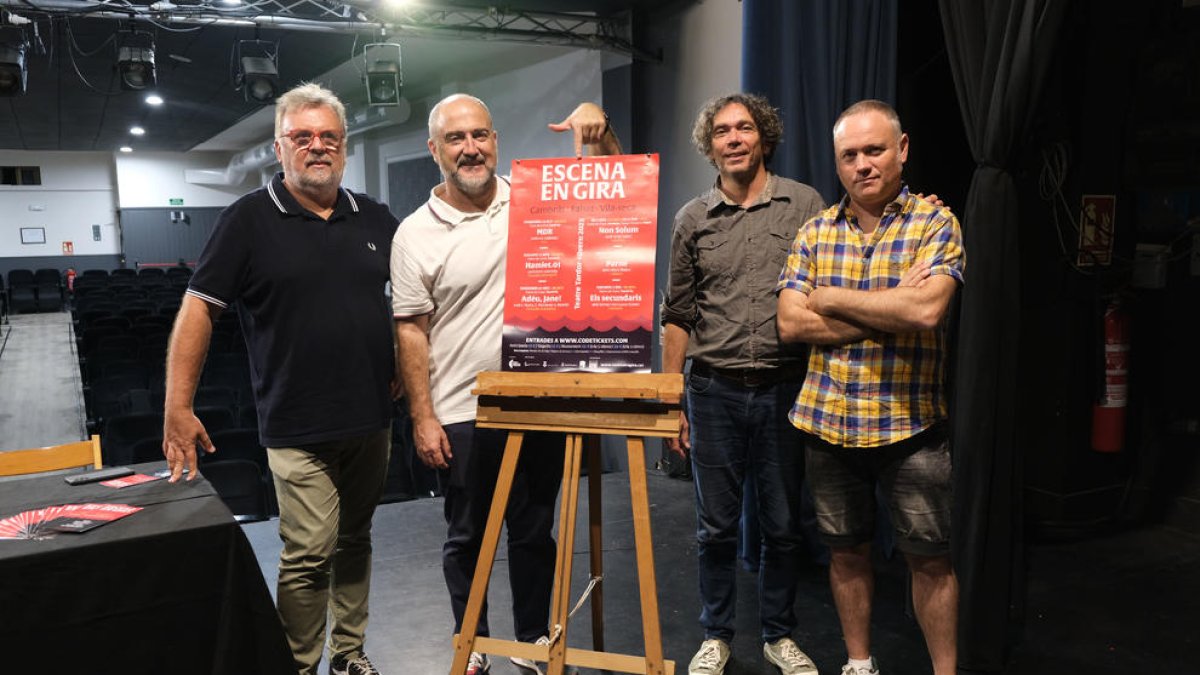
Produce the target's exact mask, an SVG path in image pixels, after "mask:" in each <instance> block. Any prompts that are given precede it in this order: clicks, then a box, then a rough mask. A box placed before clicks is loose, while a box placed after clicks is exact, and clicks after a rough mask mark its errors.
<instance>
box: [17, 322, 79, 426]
mask: <svg viewBox="0 0 1200 675" xmlns="http://www.w3.org/2000/svg"><path fill="white" fill-rule="evenodd" d="M74 340H75V337H74V334H73V333H72V332H71V315H70V314H68V313H67V312H47V313H44V314H16V315H13V316H10V317H9V323H8V324H5V325H0V450H17V449H20V448H31V447H40V446H43V445H54V444H56V443H70V442H72V441H78V440H79V439H81V438H83V436H84V423H83V414H84V413H83V394H82V391H81V389H80V387H81V385H80V377H79V366H78V364H79V359H78V358H76V356H75V349H74V344H75V343H74Z"/></svg>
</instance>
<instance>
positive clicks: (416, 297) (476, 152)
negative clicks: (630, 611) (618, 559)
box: [391, 94, 620, 675]
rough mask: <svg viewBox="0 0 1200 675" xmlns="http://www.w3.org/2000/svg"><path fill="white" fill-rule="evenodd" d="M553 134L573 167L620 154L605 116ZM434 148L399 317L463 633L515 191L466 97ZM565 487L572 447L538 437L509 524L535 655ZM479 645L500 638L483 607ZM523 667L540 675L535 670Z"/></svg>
mask: <svg viewBox="0 0 1200 675" xmlns="http://www.w3.org/2000/svg"><path fill="white" fill-rule="evenodd" d="M550 128H551V129H552V130H554V131H559V132H563V131H568V130H570V131H572V132H573V133H574V136H575V154H576V156H580V155H582V149H583V146H584V145H587V146H588V150H589V154H593V155H604V154H614V153H619V152H620V144H619V142H618V141H617V138H616V135H615V134H613V132H612V130H611V129H610V128H609V125H608V119H607V117H606V116H605V115H604V111H603V110H601V109H600V107H599V106H597V105H595V104H592V103H583V104H581V105H580V106H579V107H577V108H576V109H575V111H574V112H572V113H571V115H570V116H569V117H567V119H565V120H564V121H563V122H561V123H559V124H551V125H550ZM428 145H429V152H430V153H431V154H432V155H433V158H434V160H435V161H436V162H437V163H438V166H439V167H440V168H441V170H442V175H443V176H444V177H445V181H444V182H442V183H441V184H439V185H438V186H437V187H435V188H433V190H432V192H431V193H430V196H429V201H428V202H426V203H425V205H424V206H422V207H421V208H419V209H417V210H416V211H415V212H413V214H412V215H410V216H409V217H408V218H405V219H404V222H402V223H401V224H400V227H399V228H398V229H397V230H396V236H395V238H394V239H393V241H392V263H391V266H392V269H391V274H392V311H393V314H394V317H395V319H396V335H397V339H398V342H399V346H400V371H401V375H402V377H403V380H404V386H405V390H406V392H407V397H408V404H409V410H410V413H411V415H412V420H413V441H414V444H415V446H416V451H417V453H418V455H419V456H420V458H421V460H422V461H423V462H424V463H425V464H426V465H428V466H430V467H433V468H436V469H439V470H442V472H443V475H442V483H443V491H444V494H445V500H446V501H445V507H444V508H445V516H446V523H447V525H448V533H447V539H446V544H445V546H444V547H443V549H442V569H443V572H444V573H445V577H446V586H447V588H448V589H449V591H450V605H451V608H452V609H453V612H454V628H455V632H458V631H459V630H461V628H462V620H463V614H464V613H465V611H466V605H467V597H468V595H469V594H470V589H471V579H472V577H473V575H474V573H475V562H476V559H477V558H478V556H479V547H480V543H481V540H482V537H483V530H484V526H485V524H486V522H487V513H488V507H489V506H490V504H491V501H492V491H493V487H494V485H495V482H496V476H497V474H498V473H499V468H500V459H501V455H502V454H503V447H504V439H505V435H504V432H503V431H499V430H495V429H476V428H475V406H476V402H475V397H474V396H472V395H471V387H472V386H473V384H474V381H475V376H476V374H478V373H479V372H480V371H485V370H499V369H500V348H501V335H502V331H503V325H504V260H505V253H506V251H507V245H508V203H509V183H508V180H507V179H504V178H498V177H497V176H496V155H497V145H496V131H495V129H494V128H493V127H492V117H491V113H490V112H489V111H488V109H487V106H486V105H484V103H483V102H482V101H480V100H479V99H477V98H474V97H472V96H467V95H465V94H455V95H452V96H449V97H447V98H445V99H443V100H442V101H441V102H439V103H438V104H437V105H436V106H434V108H433V110H432V111H431V112H430V114H429V143H428ZM561 478H562V454H561V446H560V445H559V444H557V443H554V442H552V440H551V439H548V438H546V436H545V435H540V436H539V435H538V434H530V435H527V436H526V442H525V445H524V446H523V449H522V453H521V460H520V463H519V464H518V466H517V476H516V479H515V481H514V484H513V490H512V496H511V497H510V499H509V504H508V511H507V515H506V524H507V526H508V553H509V581H510V584H511V586H512V595H513V623H514V626H515V630H516V638H517V639H518V640H521V641H524V642H537V641H539V640H542V641H545V640H547V638H546V636H547V620H548V617H549V613H550V594H551V590H552V589H551V587H552V583H553V576H554V562H555V545H554V539H553V537H552V536H551V527H552V526H553V524H554V502H555V499H556V498H557V495H558V486H559V482H560V480H561ZM478 634H479V635H481V636H484V635H489V632H488V622H487V607H486V605H485V607H484V613H483V614H482V616H481V617H480V620H479V627H478ZM513 663H514V664H516V665H517V666H518V667H520V668H522V669H524V670H526V671H531V672H540V671H539V670H538V668H537V665H536V664H535V663H534V662H532V661H528V660H525V659H516V658H514V659H513ZM488 668H489V664H488V661H487V658H486V657H485V656H484V655H482V654H478V653H476V654H472V655H471V659H470V662H469V665H468V667H467V673H468V675H479V674H481V673H485V672H487V671H488Z"/></svg>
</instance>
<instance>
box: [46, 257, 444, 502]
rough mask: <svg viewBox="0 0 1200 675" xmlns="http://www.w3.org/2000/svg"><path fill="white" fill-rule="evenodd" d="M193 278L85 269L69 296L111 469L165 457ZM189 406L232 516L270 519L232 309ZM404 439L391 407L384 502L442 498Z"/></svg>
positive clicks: (208, 470)
mask: <svg viewBox="0 0 1200 675" xmlns="http://www.w3.org/2000/svg"><path fill="white" fill-rule="evenodd" d="M189 276H190V271H189V270H186V269H184V268H168V269H167V270H166V271H165V272H162V271H161V270H155V271H154V272H149V271H147V270H141V271H140V272H139V273H137V274H131V273H129V272H128V271H124V270H114V271H113V272H112V273H109V274H106V273H104V272H103V271H96V270H88V271H86V272H84V273H83V274H82V275H81V276H79V277H77V278H76V279H75V283H74V289H73V293H69V297H70V299H71V310H72V316H73V321H74V327H75V335H76V345H77V351H78V356H79V366H80V373H81V377H82V379H83V382H84V399H85V403H86V410H87V419H88V426H89V431H90V432H92V431H95V432H99V433H101V435H102V438H103V439H104V443H103V450H104V462H105V464H107V465H114V464H115V465H121V464H130V463H137V462H146V461H158V460H161V459H162V430H163V414H162V411H163V399H164V397H165V379H166V378H165V362H166V351H167V343H168V340H169V337H170V331H171V327H172V325H173V323H174V319H175V314H176V313H177V312H178V309H179V306H180V303H181V301H182V296H183V293H184V291H185V290H186V289H187V283H188V279H189ZM194 406H195V412H196V415H197V417H199V418H200V420H201V422H203V423H204V425H205V428H206V429H207V430H208V432H209V434H210V437H211V438H212V440H213V443H214V445H215V446H216V447H217V449H218V451H217V452H216V453H215V454H213V455H203V456H202V457H201V462H202V464H201V470H202V471H204V472H205V476H206V477H208V478H209V479H210V480H213V481H214V482H219V481H228V482H229V483H230V485H228V486H225V487H222V488H221V489H220V492H221V494H222V496H223V497H225V498H226V501H227V503H229V504H230V508H231V509H232V510H233V511H234V513H235V514H242V515H247V516H256V515H257V514H256V513H255V511H256V505H259V504H266V505H267V513H268V514H271V513H276V512H277V510H276V507H275V501H274V487H273V484H272V481H271V478H270V472H269V470H268V468H267V459H266V457H267V455H266V450H265V449H264V448H263V447H262V446H261V445H260V444H259V442H258V431H257V427H258V416H257V411H256V409H255V406H254V399H253V394H252V392H251V385H250V374H249V362H248V359H247V355H246V347H245V341H244V339H243V337H242V332H241V325H240V323H239V322H238V318H237V312H235V311H228V312H224V313H222V315H221V317H220V319H219V320H218V321H217V323H216V325H215V326H214V327H213V334H212V340H211V345H210V348H209V354H208V357H207V359H206V361H205V366H204V371H203V373H202V375H201V380H200V386H199V387H198V388H197V390H196V395H195V399H194ZM410 439H411V430H410V428H409V424H408V416H407V414H406V411H405V406H404V404H403V403H402V402H401V403H398V404H397V406H396V410H395V421H394V426H393V450H392V460H391V463H390V465H389V467H388V476H387V479H386V483H385V494H384V496H383V501H385V502H388V501H401V500H404V499H411V498H413V497H417V496H432V495H437V494H440V493H441V486H440V484H439V482H438V476H437V473H436V472H435V471H433V470H431V469H428V468H427V467H425V466H424V465H423V464H421V462H420V461H419V460H418V459H417V458H416V456H415V453H413V452H412V450H411V440H410ZM217 464H221V465H223V466H221V467H219V468H217V467H216V465H217ZM235 465H240V466H235ZM247 465H249V466H252V467H254V472H253V473H254V474H255V476H256V477H257V478H256V480H254V481H250V480H248V479H247V476H246V474H247V473H250V470H249V468H248V466H247ZM226 473H227V474H228V475H225V474H226ZM210 474H211V475H210Z"/></svg>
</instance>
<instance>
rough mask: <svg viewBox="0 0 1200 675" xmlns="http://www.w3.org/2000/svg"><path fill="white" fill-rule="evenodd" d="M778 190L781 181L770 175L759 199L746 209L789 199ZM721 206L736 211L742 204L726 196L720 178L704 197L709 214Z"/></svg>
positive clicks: (705, 208)
mask: <svg viewBox="0 0 1200 675" xmlns="http://www.w3.org/2000/svg"><path fill="white" fill-rule="evenodd" d="M778 188H779V179H778V178H777V177H776V176H775V174H773V173H768V174H767V184H766V185H765V186H764V187H763V191H762V193H761V194H759V195H758V199H757V200H755V202H754V203H753V204H751V205H750V206H747V207H746V208H747V209H752V208H754V207H755V206H759V205H761V204H766V203H767V202H769V201H771V200H773V199H787V196H786V195H781V194H778ZM721 206H728V207H730V208H735V209H737V208H741V204H738V203H737V202H735V201H733V200H732V199H730V198H729V195H727V194H725V192H724V191H722V190H721V178H720V176H718V177H717V182H715V183H713V186H712V189H711V190H709V191H708V194H707V195H705V196H704V210H705V211H707V212H708V213H712V212H713V211H716V210H717V209H718V208H720V207H721Z"/></svg>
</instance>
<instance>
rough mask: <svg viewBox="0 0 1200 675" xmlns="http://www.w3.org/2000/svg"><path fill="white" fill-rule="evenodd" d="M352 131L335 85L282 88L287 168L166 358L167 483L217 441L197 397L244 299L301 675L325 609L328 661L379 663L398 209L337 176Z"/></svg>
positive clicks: (286, 606)
mask: <svg viewBox="0 0 1200 675" xmlns="http://www.w3.org/2000/svg"><path fill="white" fill-rule="evenodd" d="M345 141H346V113H345V108H344V107H343V106H342V103H341V102H340V101H339V100H338V99H337V97H336V96H334V95H333V93H332V92H330V91H328V90H326V89H324V88H322V87H320V86H319V85H316V84H306V85H302V86H299V87H296V88H295V89H293V90H291V91H289V92H288V93H286V94H284V95H283V96H281V97H279V100H278V102H277V103H276V107H275V155H276V157H278V159H279V162H280V164H281V165H282V166H283V172H282V173H280V174H277V175H276V176H275V177H274V178H273V179H272V180H271V182H270V183H269V184H268V185H267V186H266V187H263V188H260V189H258V190H255V191H254V192H251V193H250V194H248V195H246V196H244V197H242V198H241V199H239V200H238V201H236V202H234V203H233V204H232V205H231V206H230V207H229V208H227V209H225V211H224V212H223V213H222V214H221V216H220V218H219V219H218V221H217V224H216V227H215V229H214V230H213V234H212V237H211V238H210V239H209V241H208V244H207V245H206V246H205V248H204V253H203V254H202V255H201V256H200V262H199V264H198V265H197V266H196V273H195V274H194V275H193V276H192V279H191V283H190V285H189V287H188V291H187V294H186V295H185V296H184V299H183V306H182V307H180V310H179V315H178V317H177V318H176V321H175V329H174V331H173V332H172V334H171V342H170V350H169V352H168V355H167V395H166V410H165V415H166V423H165V426H164V430H163V438H164V440H163V453H164V454H165V455H166V457H167V462H168V464H169V466H170V468H171V480H172V481H176V480H179V478H180V477H181V476H182V475H183V471H184V469H185V468H186V469H188V470H189V471H190V474H189V476H188V479H189V480H190V479H191V478H193V477H195V475H196V445H197V444H199V445H200V446H201V447H203V448H204V450H205V452H214V451H216V450H218V448H214V447H213V445H212V442H211V441H210V440H209V438H208V434H207V433H206V432H205V430H204V427H203V425H201V424H200V421H199V420H198V419H196V416H195V414H193V411H192V397H193V395H194V393H195V390H196V383H197V380H198V379H199V377H200V372H201V369H202V366H203V364H204V356H205V354H206V353H207V351H208V344H209V339H210V337H211V334H212V327H213V322H214V321H215V319H216V318H217V316H218V315H219V314H220V313H221V311H222V310H224V309H226V308H227V307H228V306H229V305H231V304H234V303H235V302H236V307H237V312H238V316H239V318H240V319H241V323H242V330H243V333H244V334H245V336H246V345H247V348H248V351H249V356H250V370H251V377H252V380H253V385H254V396H255V401H256V405H257V408H258V419H259V436H260V439H261V441H262V444H263V445H264V446H266V447H267V448H268V453H267V454H268V459H269V462H270V466H271V472H272V473H273V474H274V476H275V488H276V491H277V493H278V498H279V513H280V515H279V536H280V538H281V539H282V540H283V551H282V553H281V555H280V560H279V586H278V593H277V596H278V597H277V601H278V605H279V615H280V618H281V619H282V621H283V625H284V629H285V631H286V633H287V636H288V642H289V643H290V645H291V648H292V652H293V654H294V655H295V658H296V665H297V668H298V669H299V671H300V673H301V675H315V674H316V672H317V667H318V664H319V662H320V660H321V652H322V649H323V647H324V644H325V627H326V615H327V613H328V614H329V615H331V616H332V618H333V621H332V623H333V626H332V628H331V630H330V637H329V654H330V672H331V673H333V674H334V675H343V674H350V675H367V674H372V673H376V672H377V671H376V670H375V668H374V667H373V666H372V665H371V663H370V661H368V660H367V657H366V655H365V654H364V653H363V639H364V635H365V633H366V626H367V594H368V589H369V586H370V575H371V516H372V515H373V514H374V512H375V505H376V504H377V503H378V502H379V497H380V494H381V492H382V490H383V481H384V476H385V475H386V473H387V461H388V452H389V442H390V428H391V400H392V390H391V387H392V384H393V382H394V381H395V380H394V379H393V376H394V373H395V364H394V349H393V341H392V320H391V313H390V310H389V307H388V305H387V301H386V298H385V296H384V285H385V283H386V282H387V280H388V257H389V254H390V242H391V238H392V233H393V232H394V231H395V229H396V225H397V220H396V218H395V217H394V216H392V214H391V213H389V212H388V210H387V207H386V206H384V205H382V204H380V203H378V202H376V201H375V200H373V199H371V198H370V197H367V196H366V195H362V194H357V193H352V192H350V191H349V190H346V189H345V188H342V187H341V180H342V171H343V169H344V168H345V162H346V151H345V147H346V144H345Z"/></svg>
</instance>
